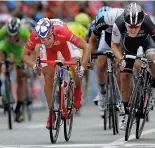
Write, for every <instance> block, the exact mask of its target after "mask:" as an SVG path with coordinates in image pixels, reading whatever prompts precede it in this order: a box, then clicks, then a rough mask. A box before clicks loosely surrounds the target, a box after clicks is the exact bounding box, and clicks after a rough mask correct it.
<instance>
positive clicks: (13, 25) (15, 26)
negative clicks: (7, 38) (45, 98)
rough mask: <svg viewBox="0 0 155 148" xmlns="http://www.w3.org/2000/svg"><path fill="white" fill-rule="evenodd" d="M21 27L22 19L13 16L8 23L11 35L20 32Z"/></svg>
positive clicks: (7, 27) (8, 30) (7, 26)
mask: <svg viewBox="0 0 155 148" xmlns="http://www.w3.org/2000/svg"><path fill="white" fill-rule="evenodd" d="M20 27H21V23H20V19H19V18H17V17H13V18H11V19H10V20H9V21H8V22H7V24H6V29H7V32H8V34H9V35H11V36H14V35H16V34H18V32H19V30H20Z"/></svg>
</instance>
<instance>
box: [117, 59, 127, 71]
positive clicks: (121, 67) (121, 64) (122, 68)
mask: <svg viewBox="0 0 155 148" xmlns="http://www.w3.org/2000/svg"><path fill="white" fill-rule="evenodd" d="M125 66H126V62H125V60H124V57H123V58H121V59H120V61H119V68H120V71H123V70H124V67H125Z"/></svg>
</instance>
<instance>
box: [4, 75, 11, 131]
mask: <svg viewBox="0 0 155 148" xmlns="http://www.w3.org/2000/svg"><path fill="white" fill-rule="evenodd" d="M4 98H5V106H6V109H7V112H8V127H9V129H12V115H11V110H12V108H11V100H10V81H9V79H8V77H6V80H5V97H4Z"/></svg>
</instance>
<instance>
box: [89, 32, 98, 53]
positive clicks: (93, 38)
mask: <svg viewBox="0 0 155 148" xmlns="http://www.w3.org/2000/svg"><path fill="white" fill-rule="evenodd" d="M96 41H97V36H96V35H95V34H94V33H93V32H92V33H91V36H90V38H89V41H88V43H89V44H90V47H91V49H90V50H91V52H94V51H95V50H96Z"/></svg>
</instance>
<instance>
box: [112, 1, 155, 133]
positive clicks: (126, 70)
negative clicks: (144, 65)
mask: <svg viewBox="0 0 155 148" xmlns="http://www.w3.org/2000/svg"><path fill="white" fill-rule="evenodd" d="M140 46H142V47H143V50H144V52H145V54H146V56H147V58H149V59H151V60H155V25H154V23H153V22H152V21H151V19H150V17H149V16H148V15H147V14H145V13H144V11H143V9H142V7H141V6H140V5H139V4H137V3H131V4H129V5H128V6H127V7H126V8H125V10H124V12H123V13H122V15H120V16H119V17H118V18H117V19H116V21H115V24H114V25H113V30H112V43H111V47H112V50H113V52H114V54H115V56H116V57H117V58H118V60H119V61H120V64H121V65H122V66H120V69H121V76H120V77H121V92H122V97H123V103H124V107H125V115H124V117H123V120H122V122H121V125H120V129H122V130H125V127H126V121H127V118H128V115H127V114H128V109H127V108H128V101H129V98H130V92H131V88H130V86H129V84H130V82H131V74H132V69H133V66H134V62H135V61H134V60H133V59H125V60H124V59H123V58H122V57H123V53H125V54H133V55H136V54H137V49H138V48H139V47H140ZM150 69H151V72H152V76H153V77H154V78H155V65H154V64H150ZM152 99H154V100H155V81H153V84H152ZM152 102H154V101H152Z"/></svg>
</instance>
